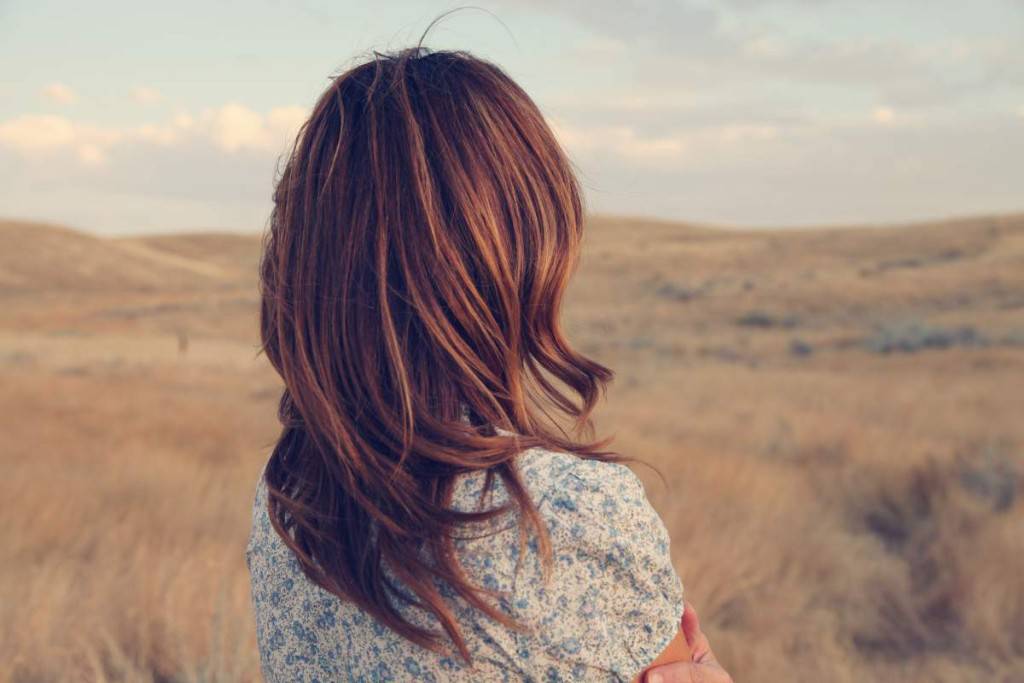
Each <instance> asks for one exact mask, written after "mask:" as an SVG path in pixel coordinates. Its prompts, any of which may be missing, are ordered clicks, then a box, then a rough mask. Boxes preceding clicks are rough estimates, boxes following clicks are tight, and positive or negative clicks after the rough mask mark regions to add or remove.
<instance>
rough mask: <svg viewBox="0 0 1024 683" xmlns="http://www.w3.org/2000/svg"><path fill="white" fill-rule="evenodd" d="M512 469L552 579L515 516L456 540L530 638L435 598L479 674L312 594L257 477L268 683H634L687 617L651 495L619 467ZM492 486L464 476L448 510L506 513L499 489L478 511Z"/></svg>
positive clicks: (543, 459)
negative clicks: (545, 540) (543, 535)
mask: <svg viewBox="0 0 1024 683" xmlns="http://www.w3.org/2000/svg"><path fill="white" fill-rule="evenodd" d="M516 463H517V468H518V471H519V474H520V476H521V478H522V481H523V483H524V485H525V487H526V489H527V491H528V493H529V495H530V496H531V498H532V499H533V500H534V502H535V503H536V505H537V508H538V511H539V513H540V516H541V519H542V520H543V522H544V524H545V525H546V526H547V529H548V531H549V534H550V542H551V549H552V559H553V571H552V573H551V575H550V578H549V581H548V582H547V583H546V584H545V582H544V579H543V574H542V566H541V561H540V554H539V552H538V551H539V548H538V545H537V542H536V540H537V539H536V538H535V537H531V538H530V540H529V542H528V543H527V544H526V546H525V547H526V550H527V552H526V556H525V557H522V558H520V533H519V529H520V526H519V524H518V520H517V518H516V515H517V513H515V512H510V513H508V514H507V515H505V516H502V517H497V518H493V519H492V520H489V521H487V522H480V523H476V524H474V525H473V526H471V527H467V528H466V529H465V533H461V534H459V535H458V536H457V537H456V538H457V540H456V542H455V548H456V552H457V554H458V560H459V562H460V564H461V565H462V567H463V568H464V570H465V572H466V574H467V577H468V578H469V580H470V581H471V582H472V583H474V584H477V585H480V586H482V587H484V588H486V589H489V590H493V591H497V597H496V598H495V599H494V602H495V603H496V604H497V605H499V606H500V608H501V609H502V611H504V612H507V613H509V614H511V615H512V616H513V617H514V618H516V619H517V620H520V621H521V623H523V624H524V625H525V626H527V627H529V629H530V630H529V631H528V632H517V631H515V630H513V629H511V628H509V627H506V626H504V625H502V624H500V623H498V622H496V621H495V620H493V619H491V618H489V617H488V616H487V615H486V614H484V613H483V612H481V611H479V610H477V609H475V608H473V607H471V606H470V605H468V604H467V603H466V602H465V601H464V600H462V599H461V598H459V597H457V596H456V595H454V594H453V592H452V591H451V590H450V588H448V587H446V586H444V585H439V586H438V588H439V590H440V591H441V594H442V595H443V596H444V597H445V598H446V600H448V601H449V603H450V605H451V606H452V607H453V609H454V612H455V615H456V618H457V620H458V622H459V626H460V629H461V631H462V634H463V637H464V638H465V641H466V645H467V647H468V649H469V652H470V653H471V656H472V661H473V665H474V668H473V669H470V668H468V666H467V665H466V663H465V662H463V661H462V660H461V659H460V658H459V657H458V655H457V654H455V655H452V656H445V655H442V654H438V653H436V652H434V651H432V650H428V649H425V648H423V647H421V646H419V645H416V644H414V643H412V642H411V641H409V640H408V639H405V638H403V637H402V636H400V635H399V634H397V633H396V632H394V631H392V630H390V629H387V628H385V627H384V626H382V625H381V624H380V623H379V622H378V621H377V620H375V619H374V618H373V617H371V616H370V615H368V614H367V613H366V612H364V611H363V610H361V609H360V608H359V607H358V606H356V605H355V604H353V603H351V602H348V601H345V600H341V599H339V598H337V597H336V596H334V595H332V594H331V593H329V592H327V591H325V590H323V589H322V588H320V587H319V586H317V585H316V584H315V583H313V582H312V581H309V580H308V579H307V578H306V576H305V575H304V574H303V572H302V571H301V569H300V566H299V564H298V562H297V561H296V559H295V557H294V555H293V553H292V552H291V551H290V550H289V548H288V547H287V546H286V545H285V544H284V543H283V541H282V540H281V538H280V536H278V534H277V533H276V531H275V530H274V528H273V527H272V526H271V523H270V520H269V518H268V515H267V489H266V486H265V484H264V481H263V478H262V477H261V478H260V481H259V482H258V484H257V488H256V495H255V500H254V505H253V525H252V531H251V535H250V537H249V545H248V547H247V550H246V558H247V562H248V565H249V570H250V572H251V578H252V598H253V603H254V607H255V612H256V624H257V636H258V640H259V646H260V653H261V661H262V667H263V673H264V676H265V677H266V679H267V680H268V681H272V682H276V681H289V682H290V681H320V682H321V683H327V682H328V681H342V680H360V681H361V680H370V681H387V680H396V681H405V680H408V681H448V680H467V681H491V680H499V681H500V680H536V681H563V680H588V681H590V680H625V681H630V680H632V679H633V678H634V677H635V676H636V675H637V674H639V673H640V671H641V670H643V669H644V668H645V667H646V666H647V665H649V664H650V663H651V662H652V661H654V659H655V658H656V657H657V656H658V654H659V653H661V652H662V651H663V650H664V649H665V647H666V645H668V643H669V642H670V641H671V640H672V638H673V636H675V634H676V633H677V631H678V629H679V621H680V618H681V616H682V612H683V596H682V585H681V583H680V581H679V578H678V576H677V574H676V573H675V571H674V569H673V567H672V563H671V559H670V554H669V538H668V534H667V532H666V530H665V527H664V525H663V524H662V521H661V519H660V518H659V517H658V515H657V513H656V512H655V511H654V509H653V508H652V507H651V506H650V504H649V502H648V501H647V498H646V496H645V494H644V489H643V486H642V484H641V483H640V481H639V479H638V478H637V477H636V475H634V474H633V473H632V471H630V470H629V469H628V468H626V467H625V466H623V465H620V464H616V463H607V462H601V461H597V460H584V459H581V458H578V457H576V456H574V455H570V454H566V453H559V452H555V451H552V450H547V449H544V448H532V449H529V450H527V451H524V452H523V453H521V454H520V455H519V456H518V457H517V459H516ZM485 478H486V475H485V471H483V470H477V471H475V472H472V473H470V474H466V475H462V476H460V477H459V478H458V479H457V480H456V482H455V486H454V489H453V494H452V500H451V507H452V508H455V509H458V510H463V511H471V510H475V509H488V508H491V507H495V506H498V505H501V504H502V503H504V502H506V501H507V500H508V496H507V492H506V490H505V488H504V485H503V484H502V481H501V479H500V478H495V479H494V483H493V486H492V488H491V491H490V494H489V495H488V496H487V497H485V498H484V500H483V501H481V493H482V492H483V486H484V482H485ZM512 509H513V510H515V509H516V508H515V507H513V508H512ZM388 574H389V576H391V575H390V573H389V572H388ZM391 578H392V580H394V577H393V576H391ZM396 583H399V582H397V581H396ZM399 587H400V583H399ZM400 609H401V611H402V613H403V616H405V617H406V618H407V619H409V620H410V621H411V622H412V623H414V624H416V625H419V626H424V627H427V628H430V629H436V628H437V622H436V620H434V619H433V618H432V617H431V616H430V615H429V614H428V613H426V612H424V611H422V610H418V609H416V608H413V607H409V606H403V607H401V608H400Z"/></svg>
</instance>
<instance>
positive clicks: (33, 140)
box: [0, 103, 307, 166]
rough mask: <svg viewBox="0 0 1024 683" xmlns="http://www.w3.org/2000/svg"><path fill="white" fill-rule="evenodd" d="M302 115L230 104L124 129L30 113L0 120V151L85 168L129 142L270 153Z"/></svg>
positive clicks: (282, 145) (293, 109)
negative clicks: (64, 159) (67, 157)
mask: <svg viewBox="0 0 1024 683" xmlns="http://www.w3.org/2000/svg"><path fill="white" fill-rule="evenodd" d="M306 116H307V112H306V110H304V109H302V108H301V107H277V108H274V109H271V110H270V111H269V112H268V113H267V114H261V113H259V112H257V111H254V110H252V109H249V108H248V107H245V106H244V105H241V104H235V103H231V104H226V105H223V106H221V107H215V108H209V109H204V110H203V111H201V112H199V114H198V115H195V116H193V115H192V114H190V113H189V112H179V113H177V114H176V115H174V116H173V117H172V118H171V119H170V120H169V121H165V122H160V123H145V124H141V125H137V126H126V127H115V126H95V125H91V124H83V123H78V122H75V121H72V120H71V119H69V118H67V117H64V116H57V115H52V114H42V115H35V114H30V115H24V116H20V117H16V118H13V119H9V120H7V121H0V147H6V148H8V149H12V150H14V151H16V152H18V153H20V154H21V155H22V156H24V157H28V158H39V157H49V156H52V155H53V154H54V153H56V152H60V151H68V150H70V151H71V152H73V154H74V157H75V158H76V159H77V160H78V161H79V162H80V163H82V164H84V165H88V166H96V165H100V164H103V163H105V162H106V160H107V158H108V156H109V155H110V154H111V152H112V151H113V150H114V149H115V148H116V147H117V146H119V145H122V144H129V143H133V144H138V143H145V144H151V145H155V146H158V147H171V146H175V145H183V144H185V143H189V142H197V143H199V144H200V145H206V146H208V147H209V146H212V147H214V148H216V149H218V150H220V151H221V152H222V153H223V152H227V153H229V154H231V153H235V152H239V151H241V150H255V151H258V152H266V153H274V152H280V151H283V150H284V149H285V148H286V146H287V145H288V144H289V143H290V142H291V140H292V139H293V138H294V136H295V133H296V132H297V131H298V128H299V126H301V124H302V123H303V121H305V119H306Z"/></svg>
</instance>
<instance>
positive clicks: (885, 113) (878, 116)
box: [871, 107, 896, 125]
mask: <svg viewBox="0 0 1024 683" xmlns="http://www.w3.org/2000/svg"><path fill="white" fill-rule="evenodd" d="M871 118H872V120H873V121H874V122H875V123H880V124H882V125H888V124H890V123H892V122H893V120H894V119H895V118H896V112H894V111H893V110H892V109H891V108H889V107H875V109H874V111H872V112H871Z"/></svg>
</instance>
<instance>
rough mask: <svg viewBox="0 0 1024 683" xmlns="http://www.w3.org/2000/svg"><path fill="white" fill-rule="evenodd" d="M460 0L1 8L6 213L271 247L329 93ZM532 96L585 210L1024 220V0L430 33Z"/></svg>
mask: <svg viewBox="0 0 1024 683" xmlns="http://www.w3.org/2000/svg"><path fill="white" fill-rule="evenodd" d="M459 6H460V5H459V4H458V3H451V2H449V3H437V2H425V1H420V2H365V1H363V2H351V1H349V0H334V1H331V2H328V1H326V0H287V1H285V0H246V1H245V2H236V1H218V0H203V1H193V0H178V1H176V2H174V3H154V2H138V0H135V1H132V2H107V1H103V0H94V1H92V2H89V3H77V2H49V1H48V0H0V218H21V219H35V220H43V221H48V222H56V223H61V224H65V225H69V226H72V227H76V228H80V229H85V230H89V231H92V232H96V233H100V234H140V233H157V232H171V231H182V230H187V231H199V230H202V231H205V230H219V231H222V230H228V231H246V232H249V231H259V230H262V229H263V228H264V227H265V225H266V220H267V217H268V214H269V210H270V196H271V191H272V188H273V184H274V180H275V178H276V174H277V172H278V170H279V163H280V162H281V160H282V155H283V154H284V153H285V152H286V150H287V148H288V146H289V143H290V142H291V140H292V139H293V136H294V133H295V130H296V129H297V128H298V126H299V125H300V124H301V123H302V121H303V120H304V118H305V116H306V115H307V113H308V111H309V108H310V107H311V105H312V104H313V102H314V101H315V100H316V98H317V96H318V95H319V94H320V93H321V92H322V91H323V90H324V89H325V88H326V87H327V86H328V85H329V83H330V78H331V76H333V75H336V74H338V73H340V72H341V71H342V70H344V69H345V68H346V67H349V66H352V65H353V64H356V63H358V62H359V61H361V59H364V58H365V57H366V55H367V54H368V53H369V52H370V51H372V50H380V51H385V50H392V49H399V48H402V47H406V46H409V45H414V44H415V43H416V42H417V41H418V40H419V37H420V34H421V33H422V32H423V30H424V29H425V28H426V27H427V25H428V24H430V22H431V20H432V19H434V18H435V17H437V16H438V15H440V14H441V13H443V12H445V11H446V10H450V9H453V8H455V7H459ZM425 44H426V45H427V46H428V47H431V48H434V49H465V50H469V51H471V52H473V53H475V54H477V55H478V56H481V57H484V58H487V59H489V60H491V61H494V62H495V63H497V64H499V65H500V66H502V67H503V68H504V69H505V70H506V71H507V72H508V73H509V74H510V75H511V76H512V77H513V78H514V79H515V80H516V81H517V82H519V83H520V84H521V85H522V86H523V87H524V88H525V89H526V91H527V92H528V93H530V95H531V96H532V97H533V98H534V99H535V100H536V102H537V103H538V105H539V106H540V108H541V110H542V111H543V112H544V114H545V116H546V117H547V119H548V121H549V122H550V124H551V126H552V128H553V129H554V130H555V132H556V134H557V135H558V137H559V139H560V140H561V142H562V144H563V146H564V147H565V148H566V150H567V152H568V154H569V156H570V158H571V159H572V161H573V163H574V165H575V167H576V169H577V172H578V175H579V177H580V180H581V181H582V184H583V187H584V188H585V192H586V201H587V205H588V207H589V209H590V210H592V211H594V212H601V213H614V214H627V215H637V216H652V217H659V218H668V219H678V220H685V221H694V222H701V223H711V224H718V225H724V226H742V227H768V226H771V227H776V226H810V225H836V224H850V223H892V222H904V221H911V220H919V219H932V218H942V217H948V216H963V215H972V214H979V213H985V214H987V213H997V212H1009V211H1020V210H1024V47H1022V45H1024V0H971V1H970V2H965V1H964V0H858V1H852V0H847V1H841V0H718V1H717V2H710V1H708V0H674V1H669V0H650V1H644V2H641V1H638V0H615V1H612V0H493V1H488V0H475V4H474V5H473V6H472V7H470V8H467V9H462V10H459V11H457V12H455V13H453V14H450V15H448V16H447V17H445V18H444V19H443V20H442V21H441V22H439V23H438V24H437V25H435V26H434V27H433V28H432V30H431V31H430V33H429V34H428V36H427V39H426V40H425Z"/></svg>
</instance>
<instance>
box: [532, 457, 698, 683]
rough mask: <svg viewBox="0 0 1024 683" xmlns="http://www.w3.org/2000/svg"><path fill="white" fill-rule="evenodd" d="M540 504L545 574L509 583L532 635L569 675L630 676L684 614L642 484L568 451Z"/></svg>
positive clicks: (622, 470)
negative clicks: (545, 535)
mask: <svg viewBox="0 0 1024 683" xmlns="http://www.w3.org/2000/svg"><path fill="white" fill-rule="evenodd" d="M574 460H575V462H573V463H572V464H571V465H570V466H569V467H568V472H567V473H565V474H564V475H563V476H560V477H558V480H557V481H555V482H553V483H552V486H551V488H550V489H549V491H550V492H549V493H548V495H547V496H545V498H544V499H543V500H542V501H541V503H540V504H539V506H538V507H539V510H540V513H541V516H542V519H543V520H544V521H545V523H546V524H547V526H548V532H549V535H550V539H551V546H552V556H553V557H552V559H553V572H552V576H551V577H550V580H549V581H548V582H547V583H546V584H544V583H543V582H542V580H541V576H540V574H539V565H538V566H536V567H534V568H533V572H530V574H532V575H528V576H523V577H521V578H520V581H523V580H524V579H525V581H524V582H523V583H517V588H516V594H517V600H518V603H517V607H519V608H521V609H524V610H525V611H526V612H527V613H528V616H529V617H530V621H531V622H532V623H534V624H537V628H536V629H535V631H534V632H533V635H532V636H531V639H532V640H533V643H534V645H536V646H538V647H540V648H542V650H543V651H544V653H545V654H546V656H547V657H546V658H547V659H549V660H550V661H555V662H559V663H560V666H559V668H561V669H562V670H563V672H564V674H565V677H566V678H569V679H570V680H572V679H575V680H595V679H596V678H600V677H603V678H605V679H607V680H621V681H632V680H633V679H634V678H635V677H636V676H637V675H638V674H639V673H640V672H641V671H642V670H643V669H644V668H646V667H647V666H649V665H650V663H651V662H653V661H654V660H655V658H657V656H658V655H659V654H661V652H662V651H663V650H664V649H665V648H666V647H667V646H668V644H669V642H671V640H672V639H673V638H674V637H675V635H676V633H678V631H679V626H680V619H681V618H682V615H683V586H682V582H681V581H680V579H679V576H678V574H676V571H675V569H674V568H673V566H672V560H671V555H670V552H669V535H668V531H667V529H666V528H665V525H664V523H663V522H662V520H661V518H660V517H659V516H658V513H657V512H656V511H655V510H654V508H653V507H652V506H651V504H650V502H649V501H648V500H647V496H646V494H645V493H644V488H643V484H642V483H641V482H640V480H639V478H638V477H637V476H636V475H635V474H634V473H633V472H632V471H631V470H630V469H629V468H627V467H625V466H624V465H621V464H617V463H605V462H600V461H594V460H582V459H579V458H575V457H574Z"/></svg>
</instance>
